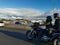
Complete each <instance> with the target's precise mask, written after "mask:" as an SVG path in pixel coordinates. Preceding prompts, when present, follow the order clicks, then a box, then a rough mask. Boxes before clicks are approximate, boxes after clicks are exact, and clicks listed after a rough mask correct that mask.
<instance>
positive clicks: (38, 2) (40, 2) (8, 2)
mask: <svg viewBox="0 0 60 45" xmlns="http://www.w3.org/2000/svg"><path fill="white" fill-rule="evenodd" d="M59 5H60V0H0V8H33V9H38V10H43V11H48V10H50V9H52V8H54V7H56V8H60V6H59Z"/></svg>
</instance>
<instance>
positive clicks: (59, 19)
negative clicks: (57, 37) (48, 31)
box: [53, 13, 60, 32]
mask: <svg viewBox="0 0 60 45" xmlns="http://www.w3.org/2000/svg"><path fill="white" fill-rule="evenodd" d="M54 19H55V24H54V26H53V27H54V29H56V31H57V32H60V16H59V13H54Z"/></svg>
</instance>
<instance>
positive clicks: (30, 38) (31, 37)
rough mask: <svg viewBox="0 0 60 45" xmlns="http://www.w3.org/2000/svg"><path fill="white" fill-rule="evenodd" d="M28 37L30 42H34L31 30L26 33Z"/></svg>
mask: <svg viewBox="0 0 60 45" xmlns="http://www.w3.org/2000/svg"><path fill="white" fill-rule="evenodd" d="M26 37H27V39H29V40H32V39H33V34H32V32H31V31H30V30H29V31H27V32H26Z"/></svg>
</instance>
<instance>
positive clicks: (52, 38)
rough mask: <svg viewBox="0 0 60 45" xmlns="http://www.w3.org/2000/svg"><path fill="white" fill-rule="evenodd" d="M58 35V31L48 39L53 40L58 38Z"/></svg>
mask: <svg viewBox="0 0 60 45" xmlns="http://www.w3.org/2000/svg"><path fill="white" fill-rule="evenodd" d="M58 36H59V37H60V33H56V34H54V35H53V36H52V37H51V38H50V41H53V40H54V39H56V38H58Z"/></svg>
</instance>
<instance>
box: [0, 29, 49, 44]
mask: <svg viewBox="0 0 60 45" xmlns="http://www.w3.org/2000/svg"><path fill="white" fill-rule="evenodd" d="M11 30H13V29H11ZM26 31H27V30H19V32H18V31H15V32H14V31H9V30H4V29H0V45H48V44H45V43H43V42H40V41H38V40H37V39H34V40H28V39H27V38H26V35H25V34H26Z"/></svg>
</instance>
